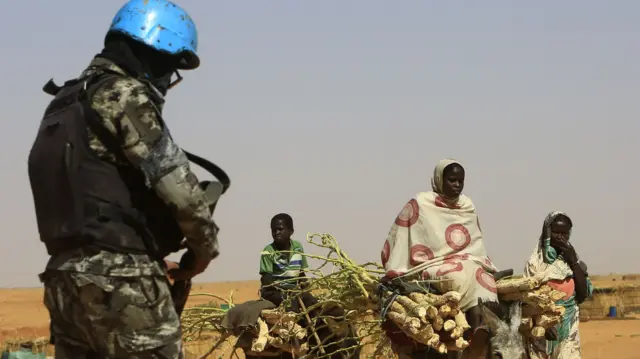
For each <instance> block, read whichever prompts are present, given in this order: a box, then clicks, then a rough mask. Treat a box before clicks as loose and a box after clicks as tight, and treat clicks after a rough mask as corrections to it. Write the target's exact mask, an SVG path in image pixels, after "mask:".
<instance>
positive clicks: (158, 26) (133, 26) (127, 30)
mask: <svg viewBox="0 0 640 359" xmlns="http://www.w3.org/2000/svg"><path fill="white" fill-rule="evenodd" d="M114 32H117V33H121V34H123V35H125V36H127V37H129V38H131V39H133V40H136V41H139V42H142V43H144V44H146V45H147V46H149V47H151V48H153V49H155V50H158V51H161V52H164V53H167V54H170V55H176V56H179V57H180V69H183V70H191V69H195V68H197V67H198V66H199V65H200V58H199V57H198V55H197V51H198V30H197V29H196V24H195V23H194V22H193V20H192V19H191V17H190V16H189V14H187V12H186V11H184V10H183V9H182V8H181V7H179V6H178V5H176V4H174V3H173V2H171V1H168V0H129V1H128V2H127V3H126V4H125V5H124V6H122V7H121V8H120V10H118V13H117V14H116V16H114V18H113V21H112V22H111V26H110V27H109V31H108V32H107V35H108V34H110V33H114Z"/></svg>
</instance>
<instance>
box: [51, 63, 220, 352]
mask: <svg viewBox="0 0 640 359" xmlns="http://www.w3.org/2000/svg"><path fill="white" fill-rule="evenodd" d="M99 66H102V67H104V66H108V67H109V68H110V70H112V71H116V72H118V73H121V74H123V75H126V74H125V72H124V71H123V70H122V69H120V68H119V67H118V66H116V65H115V64H113V63H111V62H109V61H108V60H105V59H101V58H96V59H95V60H93V62H92V63H91V65H90V66H89V67H88V68H87V70H85V71H84V73H83V74H88V73H90V72H92V71H95V68H96V67H99ZM153 91H155V88H153V87H152V86H150V85H148V84H145V83H143V82H141V81H139V80H137V79H135V78H131V77H119V78H117V79H116V80H115V81H112V82H107V84H106V85H104V86H102V87H101V88H99V89H97V90H96V92H95V93H94V95H93V97H92V99H91V106H92V108H93V109H94V110H95V111H96V112H97V114H98V116H99V118H101V119H102V123H103V124H104V126H105V127H106V128H107V129H108V130H109V131H110V132H111V133H113V134H118V136H119V137H118V138H119V139H120V140H121V146H122V151H123V154H124V157H125V158H126V159H127V160H128V163H118V165H121V166H134V167H135V168H137V169H139V170H140V171H141V172H142V173H144V175H145V178H146V181H147V185H149V186H151V187H153V188H154V189H155V191H156V193H157V195H158V196H159V197H160V198H161V199H162V200H163V201H164V202H165V203H167V205H169V206H170V208H172V210H173V212H174V213H175V216H176V219H177V222H178V224H179V226H180V228H181V229H182V232H183V233H184V235H185V237H186V238H187V244H188V246H189V247H190V248H191V249H192V250H193V251H194V252H195V253H197V254H198V255H200V256H202V257H206V258H212V259H213V258H215V257H217V255H218V243H217V238H216V233H217V231H218V228H217V226H216V225H215V223H214V222H213V219H212V218H211V211H210V209H209V208H208V205H207V204H206V201H205V198H204V192H203V190H202V189H201V188H200V187H199V185H198V179H197V177H196V175H195V174H194V173H193V172H191V170H190V168H189V161H188V160H187V158H186V156H185V154H184V153H183V152H182V150H181V149H180V148H179V147H178V146H177V145H176V144H175V143H174V142H173V140H172V139H171V136H170V134H169V130H168V129H167V127H166V126H165V124H164V122H163V120H162V118H161V114H160V113H161V108H162V107H161V106H162V103H161V102H163V100H162V96H161V95H160V94H159V93H153ZM154 98H155V100H154ZM88 130H89V129H88ZM89 143H90V147H91V149H92V150H93V151H95V152H96V153H97V154H98V155H99V156H100V157H101V158H102V159H104V160H107V161H118V160H117V159H116V157H115V156H114V155H113V154H112V153H110V152H109V151H108V150H107V148H106V146H105V145H103V143H102V142H101V141H100V140H99V139H98V138H97V137H96V136H95V135H94V134H93V133H91V131H90V130H89ZM41 280H42V281H43V283H44V286H45V294H44V303H45V305H46V307H47V309H48V310H49V313H50V316H51V334H52V337H53V339H54V340H55V346H56V358H81V357H89V356H91V357H93V356H94V355H95V353H99V355H100V356H106V357H108V358H179V357H182V353H181V352H182V344H181V328H180V318H179V317H178V315H177V314H176V312H175V309H174V304H173V301H172V299H171V295H170V289H169V282H168V281H167V279H166V276H165V270H164V267H163V264H162V263H160V262H158V261H156V260H154V259H152V258H151V257H150V256H148V255H140V254H137V255H136V254H126V253H115V252H110V251H106V250H101V249H97V248H93V247H88V248H87V247H85V248H81V249H77V250H73V251H69V252H64V253H61V254H59V255H56V256H53V257H52V258H51V259H50V261H49V263H48V264H47V268H46V271H45V273H43V274H41ZM91 353H94V354H93V355H92V354H91Z"/></svg>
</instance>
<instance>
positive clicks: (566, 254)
mask: <svg viewBox="0 0 640 359" xmlns="http://www.w3.org/2000/svg"><path fill="white" fill-rule="evenodd" d="M551 246H552V247H554V248H555V249H556V250H558V252H559V254H560V255H562V258H564V261H565V262H567V264H568V265H569V266H570V267H572V268H573V266H575V265H576V264H578V254H577V253H576V250H575V249H574V248H573V246H572V245H571V243H569V242H567V241H563V240H559V241H554V240H552V242H551Z"/></svg>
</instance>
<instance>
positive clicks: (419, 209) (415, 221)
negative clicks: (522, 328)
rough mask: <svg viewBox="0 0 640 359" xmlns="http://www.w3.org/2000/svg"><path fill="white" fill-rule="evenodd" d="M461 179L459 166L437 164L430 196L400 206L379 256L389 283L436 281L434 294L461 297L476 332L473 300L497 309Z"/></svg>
mask: <svg viewBox="0 0 640 359" xmlns="http://www.w3.org/2000/svg"><path fill="white" fill-rule="evenodd" d="M464 179H465V170H464V168H463V167H462V165H461V164H460V163H459V162H458V161H456V160H452V159H445V160H441V161H440V162H439V163H438V164H437V166H436V167H435V169H434V171H433V178H432V180H431V187H432V189H433V191H429V192H420V193H418V194H417V195H416V196H415V197H414V198H412V199H411V200H409V202H408V203H407V204H406V205H405V206H404V208H403V209H402V211H400V213H399V214H398V216H397V218H396V220H395V222H394V224H393V225H392V227H391V230H390V231H389V234H388V236H387V239H386V241H385V243H384V247H383V249H382V255H381V256H382V264H383V266H384V268H385V271H386V276H385V277H386V279H387V281H388V282H391V281H393V282H398V280H400V281H402V280H403V279H413V278H416V277H421V278H422V279H424V280H434V279H439V280H440V281H434V282H433V287H435V288H436V289H437V291H439V292H447V291H450V290H455V291H457V292H459V293H460V294H462V300H461V302H460V305H461V308H462V310H463V311H464V312H465V313H466V314H467V318H468V321H469V324H470V325H471V327H472V328H474V329H476V328H479V327H480V325H481V323H480V321H481V316H482V311H481V310H480V307H479V306H478V300H479V299H481V300H482V302H483V303H487V304H490V305H491V304H493V305H496V306H497V303H498V296H497V290H496V283H495V279H494V273H496V271H497V270H496V267H495V266H494V265H493V263H492V262H491V260H490V259H489V257H488V256H487V252H486V250H485V247H484V239H483V236H482V230H481V229H480V222H479V220H478V215H477V213H476V210H475V207H474V205H473V202H472V201H471V199H470V198H469V197H467V196H465V195H463V194H462V189H463V188H464ZM478 338H479V337H478ZM479 341H480V342H481V341H482V339H479ZM476 342H478V341H476Z"/></svg>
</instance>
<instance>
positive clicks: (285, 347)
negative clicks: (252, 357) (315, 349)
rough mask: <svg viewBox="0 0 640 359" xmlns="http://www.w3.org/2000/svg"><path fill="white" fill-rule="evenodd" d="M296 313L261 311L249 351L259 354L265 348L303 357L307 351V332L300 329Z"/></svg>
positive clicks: (275, 310) (272, 310)
mask: <svg viewBox="0 0 640 359" xmlns="http://www.w3.org/2000/svg"><path fill="white" fill-rule="evenodd" d="M298 319H299V317H298V315H297V314H296V313H292V312H282V311H280V310H277V309H268V310H263V311H262V313H261V315H260V318H259V319H258V325H257V331H256V333H255V337H254V339H253V341H252V343H251V351H252V352H254V353H260V352H262V351H264V350H265V349H266V348H267V346H269V345H270V346H272V347H274V348H277V349H279V350H281V351H286V352H289V353H292V354H294V355H295V356H299V355H304V354H305V353H306V352H307V351H308V350H309V347H308V344H307V342H306V340H304V339H305V338H306V337H307V330H306V329H305V328H302V327H301V326H300V325H299V324H298V323H297V320H298Z"/></svg>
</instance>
